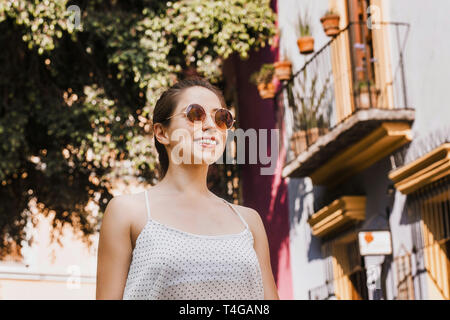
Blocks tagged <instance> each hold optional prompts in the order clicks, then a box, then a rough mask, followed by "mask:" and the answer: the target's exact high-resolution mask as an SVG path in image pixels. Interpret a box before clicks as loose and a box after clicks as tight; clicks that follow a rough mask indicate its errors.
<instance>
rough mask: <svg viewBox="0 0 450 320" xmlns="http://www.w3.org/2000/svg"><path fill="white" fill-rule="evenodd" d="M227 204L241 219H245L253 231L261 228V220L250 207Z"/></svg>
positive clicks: (257, 213) (256, 212)
mask: <svg viewBox="0 0 450 320" xmlns="http://www.w3.org/2000/svg"><path fill="white" fill-rule="evenodd" d="M229 203H230V205H232V206H233V207H234V208H235V209H236V210H237V211H238V212H239V213H240V214H241V216H242V218H244V219H245V221H246V222H247V223H248V224H249V226H250V227H251V228H252V229H253V230H255V229H258V228H259V227H260V226H261V223H262V220H261V215H260V214H259V212H258V211H256V210H255V209H253V208H251V207H246V206H243V205H239V204H235V203H231V202H229Z"/></svg>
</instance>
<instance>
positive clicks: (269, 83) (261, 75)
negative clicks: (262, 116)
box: [250, 63, 276, 99]
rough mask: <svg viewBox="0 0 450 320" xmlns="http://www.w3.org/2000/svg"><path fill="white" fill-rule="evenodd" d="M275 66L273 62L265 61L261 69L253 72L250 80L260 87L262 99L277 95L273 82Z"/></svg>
mask: <svg viewBox="0 0 450 320" xmlns="http://www.w3.org/2000/svg"><path fill="white" fill-rule="evenodd" d="M274 74H275V67H274V65H273V64H271V63H265V64H263V65H262V66H261V69H260V70H259V71H256V72H254V73H252V75H251V76H250V82H252V83H253V84H255V85H256V86H257V87H258V91H259V95H260V96H261V98H262V99H270V98H273V97H275V92H276V87H275V84H274V83H273V77H274Z"/></svg>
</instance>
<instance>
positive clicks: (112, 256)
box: [96, 78, 279, 300]
mask: <svg viewBox="0 0 450 320" xmlns="http://www.w3.org/2000/svg"><path fill="white" fill-rule="evenodd" d="M233 123H234V120H233V116H232V115H231V113H230V112H229V111H228V110H227V108H226V105H225V101H224V98H223V95H222V93H221V91H220V90H219V89H218V88H217V87H215V86H213V85H211V84H210V83H209V82H208V81H206V80H204V79H201V78H194V79H187V80H182V81H179V82H177V83H176V84H175V85H174V86H172V87H171V88H169V89H168V90H167V91H165V92H164V93H163V94H162V95H161V97H160V98H159V100H158V102H157V103H156V106H155V109H154V113H153V129H154V130H153V131H154V139H155V145H156V148H157V151H158V154H159V162H160V165H161V169H162V172H163V178H162V180H161V181H159V182H158V183H157V184H156V185H155V186H152V187H150V188H148V189H146V190H145V191H144V192H141V193H136V194H127V195H121V196H115V197H114V198H113V199H111V200H110V201H109V203H108V205H107V208H106V211H105V216H104V218H103V221H102V226H101V230H100V239H99V246H98V264H97V289H96V297H97V299H166V300H168V299H202V300H203V299H216V300H219V299H256V300H258V299H279V297H278V293H277V287H276V284H275V281H274V278H273V275H272V268H271V265H270V256H269V245H268V240H267V235H266V232H265V229H264V225H263V222H262V220H261V218H260V216H259V214H258V212H257V211H255V210H254V209H251V208H247V207H244V206H240V205H233V204H231V203H229V202H228V201H226V200H224V199H222V198H220V197H217V196H216V195H214V194H213V193H212V192H210V191H209V190H208V188H207V184H206V181H207V180H206V178H207V172H208V166H209V164H211V163H213V162H215V161H216V160H217V159H218V158H219V157H220V156H221V155H222V153H223V151H224V149H225V142H226V140H227V130H228V129H229V128H231V127H232V125H233ZM180 147H181V148H180Z"/></svg>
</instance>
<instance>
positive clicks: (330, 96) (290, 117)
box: [275, 0, 450, 300]
mask: <svg viewBox="0 0 450 320" xmlns="http://www.w3.org/2000/svg"><path fill="white" fill-rule="evenodd" d="M449 9H450V3H448V1H433V2H432V5H431V4H430V3H426V2H424V1H419V0H413V1H406V0H400V1H399V0H395V1H394V0H371V1H370V0H319V1H312V0H295V1H294V0H285V1H279V2H278V18H279V19H278V21H279V28H280V35H281V38H280V47H279V50H280V60H288V61H290V62H291V63H292V76H291V77H290V79H289V80H284V81H282V83H281V85H280V87H279V89H278V91H277V94H276V96H275V101H276V104H277V106H279V108H278V109H279V112H280V113H281V117H282V119H283V120H282V122H283V123H282V124H281V125H280V127H281V128H283V134H282V139H281V143H282V145H284V146H286V149H287V155H286V158H285V162H284V165H283V173H282V176H283V178H284V179H285V180H286V182H287V186H288V202H289V223H290V237H289V238H290V261H291V271H292V278H293V280H292V281H293V292H294V297H293V298H294V299H373V300H377V299H450V295H449V294H450V261H449V257H450V252H449V246H450V244H449V240H450V223H449V220H450V184H449V180H450V179H449V175H450V162H449V161H450V160H449V159H450V158H449V157H450V156H449V147H450V106H449V105H448V103H446V99H445V95H446V86H447V84H448V83H449V82H450V72H449V71H450V62H449V61H448V57H449V56H450V46H449V45H448V44H446V43H444V41H440V40H439V39H444V38H445V36H446V34H448V31H450V27H449V25H448V23H447V19H446V15H445V13H444V12H448V11H449ZM329 10H331V12H330V13H333V14H337V15H338V16H339V24H338V29H337V30H335V32H334V33H333V32H329V35H328V36H327V34H326V33H325V27H326V28H329V27H327V26H323V25H322V23H321V17H323V16H324V15H325V13H326V12H327V11H329ZM305 22H308V23H307V25H308V26H309V28H310V36H312V37H313V38H314V51H313V52H309V53H308V52H306V53H305V54H302V53H300V51H299V50H300V47H299V44H298V43H297V40H298V38H299V37H300V36H302V35H303V36H304V35H305V34H307V32H306V33H305V30H304V25H305ZM301 25H303V29H302V30H301ZM327 30H328V31H330V29H327ZM300 31H303V34H301V33H300ZM328 31H327V32H328ZM331 31H332V30H331ZM375 246H379V247H377V248H378V249H376V250H374V251H371V252H370V253H368V252H366V251H364V250H365V248H366V247H367V248H369V247H371V248H372V249H374V248H375ZM377 250H378V251H377ZM383 250H384V251H383ZM386 250H388V251H386Z"/></svg>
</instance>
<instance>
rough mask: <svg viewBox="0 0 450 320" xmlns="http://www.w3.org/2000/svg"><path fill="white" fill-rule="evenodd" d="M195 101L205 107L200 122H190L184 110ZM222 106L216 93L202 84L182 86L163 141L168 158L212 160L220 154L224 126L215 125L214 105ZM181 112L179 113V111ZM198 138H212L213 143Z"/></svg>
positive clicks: (209, 161) (223, 145)
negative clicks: (202, 118)
mask: <svg viewBox="0 0 450 320" xmlns="http://www.w3.org/2000/svg"><path fill="white" fill-rule="evenodd" d="M194 103H195V104H199V105H201V106H202V107H203V108H204V109H205V111H206V118H205V120H204V121H203V122H201V121H196V122H194V123H192V122H191V121H190V120H189V119H188V118H187V117H186V115H185V114H182V113H181V112H184V111H185V110H186V108H187V107H188V106H189V105H190V104H194ZM219 108H222V105H221V103H220V100H219V98H218V97H217V96H216V94H215V93H214V92H213V91H211V90H209V89H207V88H204V87H200V86H195V87H190V88H188V89H185V90H183V92H182V93H181V95H180V96H179V98H178V103H177V106H176V107H175V110H174V111H173V113H172V115H175V114H176V115H175V116H174V117H172V118H171V119H170V124H169V127H168V128H167V134H168V138H169V141H168V142H169V144H166V148H167V151H168V153H169V160H170V161H171V162H176V163H177V164H180V163H185V164H205V163H207V164H212V163H214V162H215V161H217V159H219V158H220V156H221V155H222V154H223V151H224V149H225V143H226V141H227V130H226V129H225V130H224V129H220V128H219V127H217V125H216V123H215V121H214V114H213V110H214V109H219ZM180 113H181V114H180ZM201 138H209V139H212V140H213V141H214V142H215V143H212V144H202V143H201Z"/></svg>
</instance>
